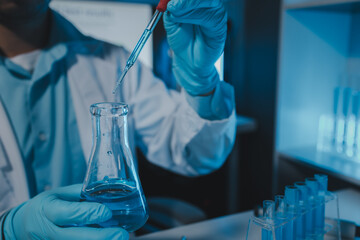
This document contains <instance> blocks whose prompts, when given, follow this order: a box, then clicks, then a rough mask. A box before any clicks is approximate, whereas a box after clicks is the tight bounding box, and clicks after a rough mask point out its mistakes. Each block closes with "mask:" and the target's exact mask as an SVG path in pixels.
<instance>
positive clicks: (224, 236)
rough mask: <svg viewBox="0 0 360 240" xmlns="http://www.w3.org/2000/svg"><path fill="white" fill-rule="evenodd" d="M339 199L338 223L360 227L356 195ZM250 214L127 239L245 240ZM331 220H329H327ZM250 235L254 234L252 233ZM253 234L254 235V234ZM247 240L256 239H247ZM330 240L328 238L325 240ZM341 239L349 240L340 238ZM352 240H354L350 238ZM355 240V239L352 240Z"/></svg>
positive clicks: (342, 195)
mask: <svg viewBox="0 0 360 240" xmlns="http://www.w3.org/2000/svg"><path fill="white" fill-rule="evenodd" d="M336 193H337V195H338V199H339V209H340V219H341V220H345V221H350V222H353V223H356V224H357V225H358V226H360V202H359V199H360V192H359V191H357V190H354V189H343V190H339V191H337V192H336ZM253 215H254V213H253V211H245V212H240V213H236V214H231V215H227V216H223V217H218V218H214V219H210V220H206V221H202V222H197V223H193V224H189V225H185V226H180V227H176V228H172V229H168V230H164V231H159V232H155V233H151V234H147V235H143V236H139V237H131V238H130V239H133V240H155V239H156V240H165V239H166V240H182V239H186V240H202V239H204V240H205V239H206V240H211V239H214V240H215V239H216V240H218V239H219V240H220V239H221V240H233V239H241V240H242V239H244V240H245V239H246V234H247V229H248V224H249V219H250V217H251V216H253ZM327 217H333V216H327ZM253 233H254V232H253ZM254 234H255V233H254ZM248 239H249V240H253V239H257V238H255V237H254V236H249V238H248ZM325 239H331V238H325ZM342 239H351V238H344V237H342ZM352 239H354V238H352ZM356 239H358V238H356ZM359 239H360V238H359Z"/></svg>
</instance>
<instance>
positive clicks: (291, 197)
mask: <svg viewBox="0 0 360 240" xmlns="http://www.w3.org/2000/svg"><path fill="white" fill-rule="evenodd" d="M285 202H286V210H287V215H288V217H289V223H287V227H286V228H285V231H284V239H286V240H294V239H296V230H297V229H296V226H297V221H298V219H296V218H297V214H298V204H299V190H298V189H297V188H296V187H295V186H286V187H285Z"/></svg>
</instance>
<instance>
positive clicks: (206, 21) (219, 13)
mask: <svg viewBox="0 0 360 240" xmlns="http://www.w3.org/2000/svg"><path fill="white" fill-rule="evenodd" d="M164 20H165V28H166V30H168V29H173V28H175V27H176V25H175V24H193V25H198V26H200V27H201V28H202V29H203V32H204V34H207V37H212V38H215V39H217V38H218V37H219V36H223V35H224V34H225V33H226V31H227V24H226V22H227V14H226V11H225V10H224V9H219V10H208V9H199V10H194V11H191V12H187V13H184V14H182V15H177V16H175V15H174V14H171V13H170V14H169V13H168V14H165V19H164ZM178 26H179V25H178Z"/></svg>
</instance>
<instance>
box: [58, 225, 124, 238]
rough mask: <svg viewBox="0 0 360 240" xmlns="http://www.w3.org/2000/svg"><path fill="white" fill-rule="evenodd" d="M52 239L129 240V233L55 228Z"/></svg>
mask: <svg viewBox="0 0 360 240" xmlns="http://www.w3.org/2000/svg"><path fill="white" fill-rule="evenodd" d="M51 239H55V240H57V239H58V240H67V239H69V240H72V239H76V240H99V239H103V240H106V239H109V240H110V239H111V240H113V239H114V240H127V239H129V233H128V232H127V231H126V230H124V229H122V228H90V227H68V228H60V227H55V229H54V231H53V236H52V237H51Z"/></svg>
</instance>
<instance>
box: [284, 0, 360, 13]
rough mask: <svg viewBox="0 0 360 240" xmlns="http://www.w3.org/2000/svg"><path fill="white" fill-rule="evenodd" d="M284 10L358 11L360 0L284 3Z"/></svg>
mask: <svg viewBox="0 0 360 240" xmlns="http://www.w3.org/2000/svg"><path fill="white" fill-rule="evenodd" d="M284 8H285V9H286V10H308V9H313V10H315V9H316V10H326V11H337V12H359V11H360V0H317V1H306V2H303V3H291V4H285V5H284Z"/></svg>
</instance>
